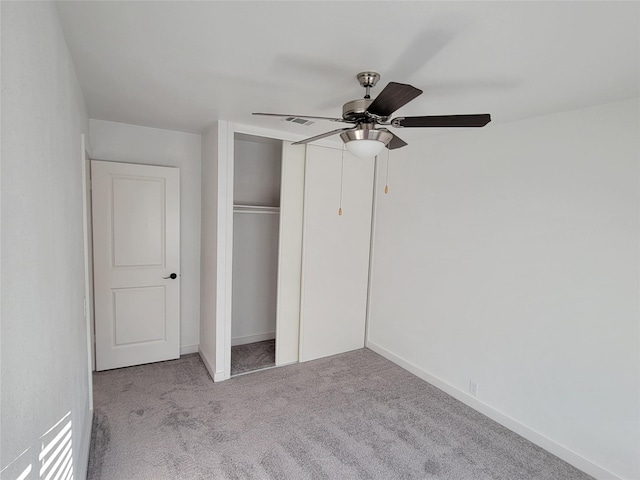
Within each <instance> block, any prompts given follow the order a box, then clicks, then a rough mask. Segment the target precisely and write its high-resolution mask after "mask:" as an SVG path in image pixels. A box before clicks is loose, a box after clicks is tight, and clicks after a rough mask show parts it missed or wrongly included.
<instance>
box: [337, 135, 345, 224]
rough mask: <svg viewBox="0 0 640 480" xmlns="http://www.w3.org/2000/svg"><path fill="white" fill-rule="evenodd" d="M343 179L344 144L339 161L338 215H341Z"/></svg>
mask: <svg viewBox="0 0 640 480" xmlns="http://www.w3.org/2000/svg"><path fill="white" fill-rule="evenodd" d="M343 179H344V144H342V159H341V162H340V207H339V208H338V215H342V183H343Z"/></svg>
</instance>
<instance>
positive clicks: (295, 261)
mask: <svg viewBox="0 0 640 480" xmlns="http://www.w3.org/2000/svg"><path fill="white" fill-rule="evenodd" d="M305 151H306V147H305V146H304V145H291V143H290V142H284V144H283V146H282V183H281V185H282V188H281V194H280V250H279V253H278V314H277V327H276V365H287V364H289V363H295V362H297V361H298V360H299V357H298V351H299V340H300V274H301V271H302V266H301V265H302V218H303V205H304V164H305Z"/></svg>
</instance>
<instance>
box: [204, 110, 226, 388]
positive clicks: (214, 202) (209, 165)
mask: <svg viewBox="0 0 640 480" xmlns="http://www.w3.org/2000/svg"><path fill="white" fill-rule="evenodd" d="M228 136H229V134H228V124H227V122H215V123H214V124H213V125H212V126H211V127H209V128H208V129H206V130H205V131H204V132H203V133H202V176H201V179H202V242H201V245H202V253H201V257H202V267H201V288H202V301H201V309H200V348H199V352H200V357H201V358H202V360H203V361H204V364H205V365H206V366H207V369H208V370H209V373H210V374H211V377H212V378H213V379H214V380H215V381H219V380H224V379H225V362H227V363H228V362H229V361H230V359H229V358H228V357H230V356H231V352H230V351H229V352H225V351H224V349H222V348H219V345H220V340H221V339H223V338H224V337H225V326H226V320H225V316H226V313H225V312H226V310H225V306H226V304H227V303H228V302H230V299H228V298H227V297H228V296H229V295H228V294H227V293H228V292H227V288H226V280H225V279H226V275H227V272H226V260H227V252H226V247H225V246H226V244H227V237H228V235H227V232H226V224H227V210H228V207H229V205H228V204H227V197H228V196H227V190H228V187H230V188H231V186H228V185H227V163H228V161H227V153H228V150H227V149H228V142H229V139H228Z"/></svg>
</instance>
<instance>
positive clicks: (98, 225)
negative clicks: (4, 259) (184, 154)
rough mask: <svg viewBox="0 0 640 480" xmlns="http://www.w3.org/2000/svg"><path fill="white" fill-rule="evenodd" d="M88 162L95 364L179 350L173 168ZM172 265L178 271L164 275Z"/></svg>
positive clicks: (158, 357) (126, 362)
mask: <svg viewBox="0 0 640 480" xmlns="http://www.w3.org/2000/svg"><path fill="white" fill-rule="evenodd" d="M91 168H92V206H93V243H94V249H93V257H94V289H95V323H96V369H97V370H106V369H110V368H118V367H125V366H130V365H138V364H142V363H149V362H157V361H162V360H169V359H173V358H178V357H179V355H180V276H179V273H180V272H179V269H180V268H179V267H180V190H179V188H180V187H179V185H180V173H179V170H178V169H176V168H168V167H155V166H148V165H132V164H124V163H115V162H102V161H92V165H91ZM171 273H176V274H177V278H175V279H171V278H164V277H169V276H170V274H171Z"/></svg>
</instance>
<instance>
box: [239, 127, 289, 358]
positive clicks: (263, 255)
mask: <svg viewBox="0 0 640 480" xmlns="http://www.w3.org/2000/svg"><path fill="white" fill-rule="evenodd" d="M233 152H234V153H233V154H234V161H233V203H234V205H253V206H255V205H260V206H270V207H278V206H280V182H281V173H282V141H280V140H274V139H270V138H264V137H256V136H252V135H243V134H239V133H236V134H235V135H234V151H233ZM279 230H280V218H279V215H278V213H264V212H260V213H255V212H249V211H246V210H244V211H242V212H235V213H234V215H233V266H232V295H231V296H232V301H231V303H232V306H231V312H232V313H231V315H232V319H231V345H243V344H246V343H253V342H258V341H261V340H269V339H272V338H275V334H276V297H277V294H278V289H277V281H278V236H279Z"/></svg>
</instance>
